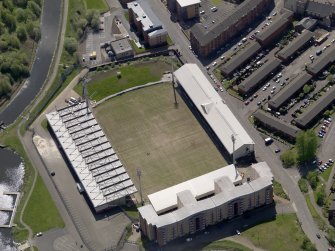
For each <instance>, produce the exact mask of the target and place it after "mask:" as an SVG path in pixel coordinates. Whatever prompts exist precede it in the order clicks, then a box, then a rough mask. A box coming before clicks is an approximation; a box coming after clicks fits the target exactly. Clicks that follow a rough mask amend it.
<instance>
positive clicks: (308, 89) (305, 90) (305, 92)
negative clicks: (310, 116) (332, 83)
mask: <svg viewBox="0 0 335 251" xmlns="http://www.w3.org/2000/svg"><path fill="white" fill-rule="evenodd" d="M311 90H312V86H310V85H304V88H303V92H304V94H307V93H309V92H310V91H311Z"/></svg>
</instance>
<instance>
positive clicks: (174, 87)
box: [171, 57, 178, 107]
mask: <svg viewBox="0 0 335 251" xmlns="http://www.w3.org/2000/svg"><path fill="white" fill-rule="evenodd" d="M172 59H173V57H171V75H172V89H173V96H174V105H175V106H176V107H177V106H178V102H177V95H176V83H175V81H174V72H173V71H174V70H173V62H172Z"/></svg>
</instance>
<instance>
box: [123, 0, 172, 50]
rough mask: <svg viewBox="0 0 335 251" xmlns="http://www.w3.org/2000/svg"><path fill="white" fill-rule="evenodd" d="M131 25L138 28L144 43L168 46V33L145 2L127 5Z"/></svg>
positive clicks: (141, 0)
mask: <svg viewBox="0 0 335 251" xmlns="http://www.w3.org/2000/svg"><path fill="white" fill-rule="evenodd" d="M127 7H128V13H129V23H130V24H131V25H133V26H135V27H136V30H137V32H138V33H139V34H140V36H142V37H143V39H144V42H145V43H146V44H147V45H149V46H151V47H154V46H158V45H162V44H166V39H167V31H166V30H165V28H164V26H163V24H162V22H161V21H160V20H159V18H158V17H157V16H156V15H155V14H154V12H153V11H152V9H151V8H150V5H149V3H148V2H147V1H145V0H137V1H133V2H130V3H127Z"/></svg>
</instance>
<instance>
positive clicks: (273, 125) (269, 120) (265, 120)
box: [254, 110, 300, 142]
mask: <svg viewBox="0 0 335 251" xmlns="http://www.w3.org/2000/svg"><path fill="white" fill-rule="evenodd" d="M254 119H255V120H254V123H255V125H257V126H261V127H264V128H265V129H267V131H270V132H272V133H273V134H274V135H278V136H279V137H281V138H283V139H285V140H287V141H290V142H295V138H296V136H297V134H298V133H299V132H300V129H298V128H296V127H295V126H293V125H290V124H288V123H287V122H284V121H282V120H280V119H278V118H276V117H275V116H273V115H271V114H269V113H265V112H263V111H260V110H258V111H257V112H256V113H254Z"/></svg>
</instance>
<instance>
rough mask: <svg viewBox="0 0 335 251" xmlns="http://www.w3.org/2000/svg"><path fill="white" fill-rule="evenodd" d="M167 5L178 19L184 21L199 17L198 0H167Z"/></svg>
mask: <svg viewBox="0 0 335 251" xmlns="http://www.w3.org/2000/svg"><path fill="white" fill-rule="evenodd" d="M167 7H168V8H169V10H170V12H172V13H176V14H177V16H178V18H179V19H180V20H184V21H186V20H189V19H192V18H197V17H199V7H200V0H167Z"/></svg>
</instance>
